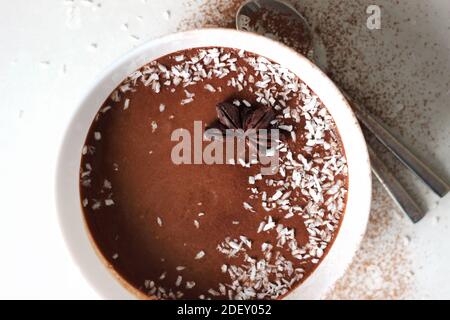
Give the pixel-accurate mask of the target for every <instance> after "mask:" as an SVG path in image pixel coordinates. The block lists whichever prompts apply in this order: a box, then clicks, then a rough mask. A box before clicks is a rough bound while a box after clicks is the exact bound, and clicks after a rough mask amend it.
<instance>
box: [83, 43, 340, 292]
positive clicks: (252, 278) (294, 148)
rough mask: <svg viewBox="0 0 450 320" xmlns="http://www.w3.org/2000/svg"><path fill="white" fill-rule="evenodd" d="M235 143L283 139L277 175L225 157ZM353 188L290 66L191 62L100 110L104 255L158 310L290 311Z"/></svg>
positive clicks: (148, 77)
mask: <svg viewBox="0 0 450 320" xmlns="http://www.w3.org/2000/svg"><path fill="white" fill-rule="evenodd" d="M228 129H233V130H238V131H239V132H241V133H242V132H246V131H248V130H250V129H267V130H266V132H268V134H267V136H270V137H271V135H272V134H274V133H275V132H276V133H277V137H276V139H275V140H270V141H271V143H270V146H268V145H266V147H265V148H261V149H263V150H265V152H266V155H268V154H267V153H271V152H272V153H271V155H272V156H273V157H272V160H271V162H270V164H267V163H264V164H263V161H262V159H263V158H262V157H256V158H254V157H253V158H250V157H249V156H247V155H246V154H244V155H242V150H241V152H239V151H236V152H235V153H236V155H234V154H228V153H226V152H225V151H224V152H223V153H220V152H219V151H220V148H219V147H220V145H225V144H227V143H229V142H230V139H229V138H228V137H227V135H226V134H225V133H226V131H227V130H228ZM208 133H210V134H209V135H208ZM258 137H259V136H258ZM270 137H269V138H270ZM258 141H259V140H258ZM274 141H275V142H276V143H274ZM253 142H254V141H253ZM253 142H252V139H247V140H246V144H245V146H246V147H245V150H247V149H250V146H251V145H252V144H253V147H255V146H256V148H258V147H259V146H260V145H259V142H256V143H253ZM181 143H183V145H181ZM212 143H214V144H215V145H214V146H215V149H214V152H213V153H212V154H213V156H214V157H213V161H211V159H208V158H207V157H205V154H207V153H208V148H210V149H211V144H212ZM234 149H235V148H233V150H234ZM223 150H225V149H223ZM274 155H275V156H274ZM221 158H223V160H224V161H222V162H221V161H219V160H220V159H221ZM267 167H270V170H269V171H270V172H268V170H262V169H264V168H266V169H267ZM347 185H348V180H347V165H346V159H345V152H344V148H343V146H342V143H341V140H340V137H339V133H338V130H337V128H336V126H335V123H334V121H333V118H332V117H331V115H330V114H329V112H328V110H327V108H326V106H324V105H323V103H322V102H321V100H320V99H319V97H317V96H316V95H315V94H314V92H312V91H311V90H310V89H309V88H308V87H307V86H306V85H305V84H304V83H303V82H302V80H301V79H299V78H298V77H297V76H296V75H295V74H293V73H292V72H290V71H289V70H288V69H287V68H285V67H284V66H283V65H280V64H278V63H276V62H273V61H270V60H268V59H266V58H265V57H262V56H259V55H256V54H254V53H251V52H244V51H243V50H237V49H233V48H191V49H188V50H185V51H181V52H176V53H173V54H169V55H167V56H164V57H161V58H159V59H157V60H155V61H152V62H150V63H148V64H147V65H145V66H143V67H141V68H140V69H139V70H137V71H135V72H134V73H132V74H131V75H130V76H129V77H128V78H127V79H125V80H124V81H123V82H122V83H121V84H120V85H119V86H118V87H117V88H116V90H114V92H112V94H111V95H110V96H109V97H108V99H107V100H106V101H105V102H104V104H103V105H102V106H101V107H100V109H99V111H98V113H97V115H96V117H95V119H94V121H93V123H92V125H91V128H90V130H89V133H88V135H87V138H86V142H85V146H84V147H83V150H82V158H81V168H80V199H81V205H82V208H83V212H84V217H85V221H86V224H87V227H88V231H89V234H90V237H91V239H92V242H93V244H94V246H95V248H96V250H97V252H98V253H99V254H100V256H101V257H102V260H103V261H104V262H105V263H106V264H107V266H108V267H109V268H110V269H111V270H112V271H113V273H114V274H115V275H116V276H117V277H118V278H119V279H120V281H121V282H122V283H123V284H124V285H125V286H126V287H127V288H128V289H130V290H132V291H133V292H134V293H135V294H136V295H137V296H139V297H141V298H150V299H278V298H282V297H284V296H285V295H286V294H288V293H289V292H290V291H291V290H293V289H294V288H296V287H297V286H299V285H301V283H302V282H303V281H304V280H305V279H306V278H307V277H308V276H309V275H310V274H311V273H312V272H313V271H314V270H315V268H316V267H317V266H318V264H319V263H320V262H321V261H322V259H324V257H325V255H326V254H327V252H328V250H329V249H330V247H331V245H332V243H333V241H334V239H335V237H336V235H337V233H338V230H339V226H340V223H341V220H342V219H343V216H344V212H345V204H346V193H347Z"/></svg>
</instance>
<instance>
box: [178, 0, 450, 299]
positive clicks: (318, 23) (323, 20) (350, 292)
mask: <svg viewBox="0 0 450 320" xmlns="http://www.w3.org/2000/svg"><path fill="white" fill-rule="evenodd" d="M243 2H244V1H242V0H234V1H227V0H209V1H202V2H201V4H200V5H199V6H198V1H195V3H194V1H188V2H187V4H188V8H189V9H188V11H189V12H190V13H189V14H188V17H187V18H186V19H185V20H183V21H182V23H181V24H180V26H179V28H178V29H179V30H187V29H193V28H202V27H230V28H234V26H235V22H234V18H235V13H236V10H237V9H238V7H239V6H240V5H241V4H242V3H243ZM286 2H287V3H289V4H291V5H293V6H294V7H295V8H296V9H297V10H298V11H300V12H301V13H302V14H303V15H304V16H305V17H306V19H307V20H308V21H309V23H310V24H311V26H312V27H313V28H314V30H315V31H316V32H317V33H318V34H319V35H320V36H321V38H322V40H323V42H324V44H325V47H326V48H327V58H328V66H329V69H328V74H329V76H330V77H331V78H332V79H333V80H334V81H336V82H337V83H338V84H339V85H340V86H342V87H343V88H344V89H345V90H346V91H348V93H349V94H350V95H351V96H352V97H353V99H355V100H356V101H357V102H359V103H360V104H361V105H363V106H364V107H366V108H367V109H368V110H370V112H372V113H373V114H374V115H376V116H378V117H379V118H380V119H381V120H382V121H383V122H384V123H386V125H388V126H389V127H390V128H391V129H392V131H393V133H394V134H395V135H397V136H398V137H399V138H400V139H401V140H402V141H404V142H405V143H406V144H407V145H408V146H409V147H410V148H411V149H412V150H413V151H414V152H415V153H416V154H417V155H419V156H421V157H422V158H427V159H428V160H429V162H430V165H432V166H433V167H434V168H435V169H436V170H438V172H439V170H440V172H441V173H442V172H443V171H444V168H443V166H442V165H440V163H445V155H444V153H443V152H440V151H438V150H437V148H436V146H437V145H439V144H442V143H445V145H447V143H446V140H445V139H446V137H448V136H449V135H450V128H446V129H445V128H443V127H442V126H437V125H435V124H434V125H433V123H432V120H433V119H434V120H435V119H439V117H438V116H437V115H439V114H441V115H442V117H443V118H445V107H442V106H445V105H446V103H445V96H444V95H442V94H441V92H449V87H450V82H449V81H448V80H447V81H446V82H445V81H444V82H443V81H442V80H441V79H446V77H445V76H444V75H445V73H447V74H448V73H449V72H450V70H448V69H449V68H448V66H449V65H450V63H449V59H450V58H449V57H448V54H447V53H446V50H445V43H442V41H441V42H439V39H436V36H435V35H434V34H433V33H432V31H433V30H432V29H431V28H428V26H429V25H430V24H431V17H430V16H429V14H428V13H427V11H429V10H430V8H429V7H430V5H429V4H427V3H426V2H424V3H423V4H417V3H416V4H414V5H409V3H408V2H406V1H405V2H403V3H402V2H398V1H387V0H386V1H385V0H383V1H378V3H377V4H378V5H379V6H380V8H381V10H382V28H381V30H376V31H373V30H369V29H368V28H367V27H366V21H367V17H368V15H367V13H366V9H367V7H368V6H369V5H370V4H372V2H371V1H368V0H356V1H354V0H352V1H349V0H345V1H319V2H318V1H313V0H302V1H296V0H291V1H286ZM424 26H425V28H423V27H424ZM400 66H402V67H401V68H400ZM369 139H371V137H369ZM375 149H376V150H377V151H378V152H379V154H380V156H381V157H382V158H383V160H384V161H385V162H386V164H387V165H388V166H389V167H390V168H391V169H393V170H394V172H395V173H396V176H397V177H398V178H399V179H400V181H401V182H402V184H403V185H405V187H406V188H407V190H408V191H410V192H411V193H412V194H413V195H414V196H415V195H422V199H423V198H426V201H424V202H426V203H423V204H424V205H427V206H428V208H429V209H431V208H432V206H433V205H435V201H436V200H435V199H434V200H433V199H432V198H431V199H432V200H430V194H429V193H428V192H427V191H426V189H424V188H423V186H420V185H418V184H417V179H416V178H414V177H412V175H410V174H408V173H407V171H406V169H404V168H403V167H401V166H400V165H399V164H398V163H397V162H395V161H394V160H393V159H392V157H391V156H390V155H389V154H387V153H386V151H385V150H384V148H381V147H379V146H375ZM429 155H432V158H430V156H429ZM444 175H445V174H444ZM373 184H374V189H373V202H372V211H371V217H370V221H369V225H368V230H367V234H366V235H365V238H364V240H363V242H362V245H361V248H360V250H359V251H358V253H357V255H356V257H355V259H354V261H353V263H352V264H351V266H350V268H349V269H348V271H347V272H346V274H345V276H344V277H343V278H342V279H341V280H340V281H338V283H337V284H336V286H335V288H334V289H333V290H332V291H331V292H330V293H329V295H328V297H327V298H329V299H401V298H405V297H407V296H409V294H410V292H411V291H412V290H413V289H414V273H413V271H412V270H413V265H412V263H411V251H410V250H411V249H410V248H409V245H408V243H409V240H408V239H409V236H408V233H410V232H412V230H413V226H412V225H411V223H410V222H409V221H408V219H407V218H405V217H403V216H401V214H400V213H399V212H398V210H397V209H396V206H395V204H394V203H393V202H392V201H391V199H390V198H389V196H388V195H387V194H386V192H385V191H384V189H383V188H382V187H381V185H380V184H379V183H378V181H376V179H374V183H373Z"/></svg>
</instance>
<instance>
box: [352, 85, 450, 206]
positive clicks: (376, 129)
mask: <svg viewBox="0 0 450 320" xmlns="http://www.w3.org/2000/svg"><path fill="white" fill-rule="evenodd" d="M344 94H345V93H344ZM345 96H346V97H347V99H348V100H349V101H350V102H351V104H352V106H353V107H354V108H353V110H354V111H355V113H356V116H357V117H358V119H359V121H361V122H362V123H363V124H364V126H366V127H367V129H369V130H370V131H371V132H372V133H373V134H374V135H375V137H376V138H377V139H378V140H379V141H380V142H381V143H382V144H384V145H385V146H386V147H387V148H388V149H389V150H390V151H391V152H392V153H393V154H394V155H395V156H396V157H397V158H398V159H399V160H400V161H401V162H402V163H403V164H404V165H405V166H406V167H408V168H409V169H410V170H411V171H412V172H413V173H414V174H415V175H416V176H417V177H418V178H420V179H421V180H422V181H423V182H424V183H425V184H426V185H427V186H428V187H430V189H431V190H433V192H434V193H436V194H437V195H438V196H440V197H441V198H442V197H444V196H445V195H446V194H447V193H448V192H449V191H450V186H449V185H448V184H447V183H446V182H445V181H444V180H442V179H441V178H440V177H439V176H438V175H437V174H436V173H434V172H433V171H432V170H431V169H430V168H429V167H428V166H427V165H426V164H425V163H423V162H422V161H421V160H420V159H419V158H417V157H416V156H415V155H414V154H413V153H412V152H411V151H410V150H409V149H408V148H406V147H405V145H403V144H402V143H401V142H400V141H399V140H397V138H395V137H394V136H393V135H392V133H390V132H389V130H388V129H387V128H386V127H385V126H384V125H383V124H382V123H381V122H380V121H379V120H378V119H376V118H375V117H374V116H372V115H371V114H369V113H368V112H366V111H364V110H363V108H361V107H360V106H359V105H358V104H357V103H355V102H354V101H353V100H352V99H351V98H350V97H349V96H348V95H347V94H345Z"/></svg>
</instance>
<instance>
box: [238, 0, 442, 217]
mask: <svg viewBox="0 0 450 320" xmlns="http://www.w3.org/2000/svg"><path fill="white" fill-rule="evenodd" d="M262 12H269V13H272V14H273V13H275V14H276V15H277V16H283V17H286V19H288V20H289V21H288V23H290V24H292V23H293V22H295V24H297V25H298V26H300V28H302V30H303V32H306V33H308V34H309V37H310V38H311V39H312V49H311V51H312V52H302V53H303V54H305V55H306V56H308V57H310V58H311V60H313V61H314V63H315V64H316V65H317V66H319V67H320V68H321V69H322V70H326V68H327V59H326V49H325V46H324V45H323V42H322V40H321V38H320V37H319V36H318V35H317V34H316V33H315V32H314V31H313V30H312V28H311V27H310V26H309V24H308V22H307V20H306V19H305V18H304V17H303V16H302V15H301V14H300V13H299V12H298V11H297V10H296V9H295V8H293V7H292V6H290V5H288V4H286V3H283V2H281V1H278V0H250V1H247V2H245V3H244V4H243V5H242V6H241V7H240V8H239V9H238V11H237V13H236V28H237V29H238V30H243V31H254V32H255V31H256V32H257V31H260V30H251V29H252V28H251V25H250V22H251V21H252V17H261V14H262ZM263 35H265V34H263ZM341 91H342V90H341ZM344 95H345V96H346V98H347V100H349V102H350V103H351V104H352V106H353V110H354V111H355V114H356V116H357V117H358V119H359V120H360V121H361V123H363V124H364V125H365V126H366V127H367V128H368V129H369V130H370V131H371V132H372V133H373V134H374V135H375V136H376V137H377V139H378V140H379V141H380V142H382V143H383V144H384V145H385V146H386V147H387V148H388V149H389V150H390V151H391V152H392V153H393V154H394V155H395V156H396V157H397V158H398V159H399V160H400V161H401V162H402V163H403V164H404V165H406V166H407V167H408V168H409V169H411V170H412V171H413V172H414V173H415V174H416V175H417V176H418V177H419V178H420V179H421V180H422V181H423V182H424V183H425V184H426V185H428V186H429V187H430V188H431V189H432V190H433V191H434V192H435V193H436V194H437V195H439V196H440V197H443V196H444V195H446V194H447V193H448V192H449V191H450V186H449V185H448V184H447V183H446V182H445V181H443V180H442V179H440V178H439V176H438V175H437V174H435V173H434V172H433V171H432V170H431V169H430V168H429V167H428V166H426V165H425V164H424V163H423V162H422V161H420V160H419V159H418V158H417V157H415V156H414V155H413V154H412V152H411V151H409V150H408V148H406V147H405V146H404V145H403V144H402V143H401V142H400V141H398V140H397V139H396V138H395V137H394V136H393V135H392V134H391V133H390V132H389V131H388V130H387V128H385V127H384V126H383V125H382V124H381V122H380V121H379V120H377V119H376V118H375V117H373V116H372V115H370V114H368V113H367V112H366V111H364V110H363V109H362V108H361V107H360V106H359V105H358V104H356V103H355V102H354V101H352V99H351V98H350V97H349V96H348V95H347V94H346V93H345V92H344ZM369 151H370V152H369V153H370V156H371V159H372V171H373V172H374V174H375V175H376V176H377V177H378V179H379V180H380V181H381V183H382V184H383V186H385V188H386V189H387V190H388V192H389V194H390V195H391V196H392V197H393V199H394V200H395V202H396V203H397V204H398V205H399V207H400V208H401V210H402V211H403V212H404V213H406V214H407V215H408V216H409V217H410V218H411V219H412V220H413V221H414V222H418V221H419V220H420V219H421V218H423V217H424V216H425V213H426V212H425V211H424V210H422V209H421V208H420V206H419V205H418V204H417V203H416V201H415V200H414V199H413V198H412V197H411V196H409V195H408V193H407V191H406V190H405V189H404V188H403V186H402V185H401V184H400V183H399V182H398V181H397V180H396V179H395V177H394V176H393V175H392V173H390V172H389V170H388V169H387V168H386V167H385V165H384V163H383V162H382V161H381V160H380V159H379V158H378V157H377V156H376V154H375V153H374V152H373V151H372V150H371V148H370V147H369Z"/></svg>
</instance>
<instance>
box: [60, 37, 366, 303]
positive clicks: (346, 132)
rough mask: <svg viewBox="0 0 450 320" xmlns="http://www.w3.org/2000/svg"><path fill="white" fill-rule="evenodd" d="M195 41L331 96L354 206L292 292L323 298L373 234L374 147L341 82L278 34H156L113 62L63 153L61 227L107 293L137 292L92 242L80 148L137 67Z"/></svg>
mask: <svg viewBox="0 0 450 320" xmlns="http://www.w3.org/2000/svg"><path fill="white" fill-rule="evenodd" d="M194 47H231V48H237V49H244V50H245V51H250V52H254V53H256V54H259V55H262V56H264V57H266V58H269V59H271V60H273V61H276V62H278V63H280V64H282V65H284V66H286V67H287V68H288V69H289V70H290V71H292V72H293V73H295V74H296V75H297V76H298V77H299V78H300V79H302V81H304V82H305V83H306V84H307V85H308V86H309V87H310V88H311V89H312V90H313V91H314V92H315V93H316V94H317V95H318V96H319V97H320V99H321V100H322V101H323V103H324V104H325V106H326V107H327V108H328V110H329V112H330V113H331V115H332V116H333V118H334V120H335V122H336V125H337V127H338V129H339V133H340V135H341V138H342V142H343V144H344V148H345V151H346V156H347V161H348V169H349V190H348V201H347V207H346V212H345V215H344V218H343V221H342V225H341V228H340V231H339V234H338V236H337V238H336V240H335V242H334V244H333V246H332V247H331V249H330V251H329V253H328V254H327V256H326V257H325V258H324V260H323V261H322V262H321V264H320V265H319V266H318V268H317V269H316V270H315V271H314V273H313V274H312V275H311V276H309V277H308V278H307V279H306V280H305V282H304V283H303V284H302V285H301V286H299V287H298V288H297V289H295V290H294V291H293V292H291V293H290V294H289V295H288V296H287V297H286V298H287V299H319V298H323V297H324V295H325V294H326V292H327V291H328V290H329V289H330V288H331V286H332V285H333V284H334V283H335V282H336V281H337V279H338V278H339V277H341V276H342V275H343V273H344V272H345V270H346V269H347V267H348V266H349V264H350V262H351V260H352V258H353V256H354V254H355V253H356V251H357V249H358V248H359V244H360V242H361V240H362V237H363V235H364V233H365V230H366V226H367V221H368V216H369V211H370V202H371V173H370V164H369V157H368V153H367V147H366V143H365V140H364V137H363V135H362V132H361V129H360V127H359V124H358V121H357V119H356V117H355V115H354V114H353V112H352V110H351V108H350V106H349V104H348V103H347V101H346V100H345V98H344V96H343V95H342V93H341V92H340V91H339V89H338V88H337V87H336V86H335V85H334V83H333V82H332V81H331V80H330V79H329V78H328V77H327V76H326V75H325V74H324V73H323V72H322V71H321V70H320V69H319V68H317V67H316V66H315V65H314V64H312V63H311V62H310V61H309V60H308V59H306V58H305V57H304V56H302V55H300V54H298V53H297V52H295V51H294V50H292V49H290V48H288V47H286V46H284V45H283V44H281V43H278V42H275V41H273V40H271V39H268V38H265V37H262V36H259V35H256V34H251V33H246V32H240V31H236V30H232V29H200V30H192V31H188V32H182V33H176V34H171V35H168V36H164V37H161V38H159V39H156V40H152V41H149V42H147V43H144V44H143V45H141V46H139V47H138V48H136V49H134V50H132V51H131V52H129V53H127V54H126V55H125V56H123V57H122V58H121V59H119V60H118V61H116V62H115V63H113V64H112V65H111V66H110V67H109V68H107V70H106V71H105V72H104V73H103V74H102V75H101V76H100V77H99V78H98V79H97V81H95V82H94V84H93V85H92V87H91V88H90V89H89V90H88V93H87V94H86V96H85V97H84V99H83V100H82V101H81V103H80V106H79V108H78V109H77V110H76V112H75V114H74V116H73V120H72V122H71V124H70V126H69V128H68V130H67V132H66V135H65V137H64V141H63V144H62V146H61V151H60V157H59V159H58V169H57V170H58V171H57V179H56V193H57V194H56V199H57V209H58V216H59V220H60V224H61V229H62V232H63V235H64V238H65V239H66V242H67V245H68V247H69V250H70V251H71V253H72V256H73V257H74V260H75V262H76V263H77V264H78V266H79V267H80V269H81V271H82V273H83V275H84V276H85V277H86V278H87V279H88V280H89V281H90V282H91V283H92V285H93V286H94V288H95V289H97V291H98V292H99V293H100V295H101V296H103V297H105V298H111V299H128V298H132V295H131V293H129V292H128V291H127V290H125V289H124V288H123V287H122V286H121V285H120V284H119V283H118V281H116V280H115V278H114V277H113V276H112V274H111V273H110V272H108V271H107V269H106V268H105V267H104V266H103V264H102V263H101V261H100V259H99V258H98V257H97V256H96V254H95V252H94V249H93V247H92V245H91V243H90V242H89V239H88V236H87V232H86V230H85V228H84V221H83V217H82V212H81V208H80V200H79V190H78V179H79V177H78V174H79V166H80V153H81V149H82V147H83V144H84V140H85V137H86V134H87V132H88V129H89V127H90V125H91V122H92V120H93V119H94V116H95V114H96V113H97V111H98V109H99V107H100V106H101V104H102V103H103V102H104V101H105V100H106V98H107V97H108V96H109V94H110V93H111V92H112V91H113V90H114V88H116V87H117V85H119V84H120V83H121V81H123V80H124V79H125V78H126V77H127V76H128V75H129V74H130V73H131V72H133V71H134V70H136V69H138V68H140V67H141V66H142V65H144V64H146V63H148V62H150V61H152V60H154V59H156V58H159V57H161V56H164V55H166V54H169V53H173V52H175V51H179V50H182V49H187V48H194Z"/></svg>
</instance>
